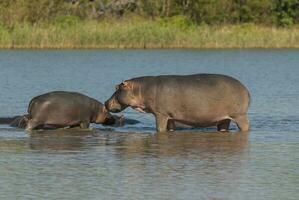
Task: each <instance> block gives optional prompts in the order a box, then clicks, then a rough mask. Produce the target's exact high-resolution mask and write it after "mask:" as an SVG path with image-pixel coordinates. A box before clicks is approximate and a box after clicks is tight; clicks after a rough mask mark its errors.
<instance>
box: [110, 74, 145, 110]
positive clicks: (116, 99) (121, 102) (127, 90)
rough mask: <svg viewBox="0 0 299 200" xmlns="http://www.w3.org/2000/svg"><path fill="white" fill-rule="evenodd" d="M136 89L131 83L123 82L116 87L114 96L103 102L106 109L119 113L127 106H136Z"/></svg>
mask: <svg viewBox="0 0 299 200" xmlns="http://www.w3.org/2000/svg"><path fill="white" fill-rule="evenodd" d="M136 90H138V87H137V86H136V84H134V83H133V81H131V80H130V81H124V82H122V83H121V84H119V85H117V86H116V91H115V92H114V94H113V95H112V96H111V97H110V99H108V100H107V101H106V102H105V106H106V108H107V109H108V110H109V111H111V112H121V111H122V110H124V109H126V108H127V107H128V106H132V107H134V106H137V105H138V104H139V102H140V100H139V99H138V97H139V96H140V95H138V91H136Z"/></svg>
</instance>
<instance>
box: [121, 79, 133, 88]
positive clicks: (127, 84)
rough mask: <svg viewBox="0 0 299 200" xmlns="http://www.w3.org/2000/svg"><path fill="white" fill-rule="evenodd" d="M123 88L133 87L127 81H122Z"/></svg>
mask: <svg viewBox="0 0 299 200" xmlns="http://www.w3.org/2000/svg"><path fill="white" fill-rule="evenodd" d="M122 84H123V86H124V88H125V89H133V84H132V83H131V82H129V81H124V82H122Z"/></svg>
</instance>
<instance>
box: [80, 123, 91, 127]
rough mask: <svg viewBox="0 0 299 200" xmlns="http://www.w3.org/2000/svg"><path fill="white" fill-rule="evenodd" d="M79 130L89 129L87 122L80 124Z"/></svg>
mask: <svg viewBox="0 0 299 200" xmlns="http://www.w3.org/2000/svg"><path fill="white" fill-rule="evenodd" d="M80 128H89V122H81V123H80Z"/></svg>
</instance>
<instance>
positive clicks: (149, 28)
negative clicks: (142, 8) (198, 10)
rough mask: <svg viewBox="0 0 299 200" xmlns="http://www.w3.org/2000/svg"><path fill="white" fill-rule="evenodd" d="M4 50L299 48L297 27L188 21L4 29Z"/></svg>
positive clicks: (1, 40)
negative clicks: (190, 22) (223, 24)
mask: <svg viewBox="0 0 299 200" xmlns="http://www.w3.org/2000/svg"><path fill="white" fill-rule="evenodd" d="M0 48H7V49H10V48H12V49H13V48H37V49H43V48H55V49H64V48H70V49H72V48H299V27H298V26H293V27H290V28H277V27H266V26H258V25H253V24H243V25H225V26H207V25H201V26H198V25H192V24H188V23H187V22H185V21H184V20H180V19H176V20H174V21H165V20H155V21H153V20H138V19H137V20H121V21H117V20H114V21H111V20H110V21H101V22H97V21H67V22H66V23H65V22H63V23H49V24H41V25H30V24H26V23H24V24H16V25H14V26H13V27H12V28H10V29H8V28H5V27H3V26H0Z"/></svg>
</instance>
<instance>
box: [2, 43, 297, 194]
mask: <svg viewBox="0 0 299 200" xmlns="http://www.w3.org/2000/svg"><path fill="white" fill-rule="evenodd" d="M192 73H221V74H227V75H231V76H234V77H236V78H238V79H239V80H241V81H242V82H243V83H244V84H245V85H246V86H247V87H248V88H249V90H250V92H251V96H252V102H251V105H250V110H249V118H250V121H251V131H250V132H249V133H248V134H241V133H238V132H236V126H235V125H233V126H232V130H233V131H232V132H231V133H215V132H214V131H215V128H211V129H192V130H190V129H189V130H188V129H185V130H182V131H177V132H175V133H173V134H154V133H155V126H154V118H153V116H152V115H150V114H141V113H137V112H136V111H133V110H131V109H127V110H126V111H125V112H124V114H125V115H126V116H127V117H130V118H133V119H138V120H140V121H141V123H140V124H136V125H127V126H125V127H121V128H107V127H103V126H101V125H93V128H94V129H93V130H92V131H80V130H59V131H47V132H40V133H35V134H32V135H29V134H27V133H26V132H25V131H24V130H20V129H15V128H10V127H9V126H7V125H0V177H1V178H0V199H299V193H298V187H299V131H298V130H299V107H298V102H299V81H298V75H299V50H258V49H253V50H64V51H56V50H45V51H32V50H13V51H7V50H2V51H0V91H1V95H0V116H1V117H4V116H13V115H18V114H23V113H25V112H26V109H27V104H28V102H29V100H30V99H31V98H32V97H33V96H35V95H38V94H41V93H45V92H48V91H51V90H71V91H78V92H82V93H85V94H87V95H89V96H91V97H94V98H97V99H98V100H100V101H101V102H104V101H105V100H106V99H108V98H109V97H110V96H111V94H112V93H113V90H114V86H115V85H116V84H117V83H119V82H121V81H123V80H126V79H129V78H131V77H136V76H142V75H159V74H192Z"/></svg>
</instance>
